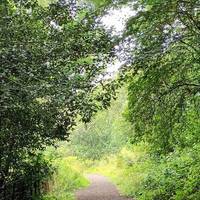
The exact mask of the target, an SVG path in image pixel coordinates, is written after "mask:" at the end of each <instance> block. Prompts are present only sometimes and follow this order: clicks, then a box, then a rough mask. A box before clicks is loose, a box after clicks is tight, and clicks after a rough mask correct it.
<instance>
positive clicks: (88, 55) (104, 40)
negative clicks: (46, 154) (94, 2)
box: [0, 0, 113, 200]
mask: <svg viewBox="0 0 200 200" xmlns="http://www.w3.org/2000/svg"><path fill="white" fill-rule="evenodd" d="M73 6H74V4H73V5H71V4H69V3H68V4H67V3H65V2H64V1H59V2H58V3H55V4H51V5H50V6H48V7H45V8H44V7H41V6H40V5H39V4H38V3H37V1H14V0H13V1H7V0H3V1H1V2H0V30H1V32H0V65H1V69H0V70H1V76H0V81H1V100H0V101H1V119H0V121H1V122H0V123H1V133H0V152H1V155H0V199H5V200H6V199H20V200H22V199H31V198H32V196H33V195H37V194H39V193H40V185H41V181H42V179H44V177H45V176H47V175H48V171H49V166H48V164H47V162H46V161H45V160H44V159H43V158H42V156H41V154H40V150H42V149H43V148H44V147H45V145H49V144H53V142H54V141H55V140H58V139H65V138H66V137H67V136H68V134H69V131H70V130H71V128H72V127H73V126H74V124H75V118H76V117H77V116H78V115H79V116H81V117H80V118H81V119H82V120H83V121H88V120H89V119H90V117H91V115H92V113H94V112H96V111H97V110H98V109H99V108H100V107H101V106H102V104H101V103H100V102H101V101H103V102H106V101H107V100H108V99H110V97H111V96H112V94H113V93H112V92H110V93H109V94H108V95H107V96H106V97H104V98H102V96H101V94H99V91H96V92H95V88H96V87H97V84H96V82H97V81H98V80H99V79H98V77H99V74H101V73H102V72H103V69H104V67H105V65H104V63H105V62H106V61H107V60H108V54H107V52H108V51H110V47H111V45H110V39H109V38H108V36H107V35H106V34H105V32H103V31H102V30H100V29H99V28H98V27H97V26H96V23H95V19H96V18H95V13H91V15H88V14H87V12H86V11H84V12H82V11H83V10H80V9H79V7H76V9H73V8H74V7H73ZM104 89H109V88H108V87H107V88H106V87H104ZM94 93H95V94H94ZM105 105H106V103H104V104H103V106H105Z"/></svg>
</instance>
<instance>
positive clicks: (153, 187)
mask: <svg viewBox="0 0 200 200" xmlns="http://www.w3.org/2000/svg"><path fill="white" fill-rule="evenodd" d="M199 162H200V157H199V145H196V146H194V147H193V148H191V149H185V150H184V151H182V152H175V153H173V154H172V155H170V156H168V157H166V158H163V159H161V161H160V163H159V164H158V165H155V166H154V168H153V169H151V171H150V172H149V174H148V176H147V178H146V179H145V180H144V181H143V182H142V184H141V188H139V191H137V193H138V194H140V195H138V196H139V199H142V200H143V199H144V200H157V199H162V200H169V199H175V200H183V199H184V200H198V199H199V197H200V188H199V185H200V174H199V170H200V167H199Z"/></svg>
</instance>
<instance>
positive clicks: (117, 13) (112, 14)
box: [101, 6, 136, 78]
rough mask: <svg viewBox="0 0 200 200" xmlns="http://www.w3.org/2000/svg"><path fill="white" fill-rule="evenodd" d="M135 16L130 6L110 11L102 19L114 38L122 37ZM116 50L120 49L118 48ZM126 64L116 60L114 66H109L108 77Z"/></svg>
mask: <svg viewBox="0 0 200 200" xmlns="http://www.w3.org/2000/svg"><path fill="white" fill-rule="evenodd" d="M134 15H136V12H135V11H134V10H132V9H131V8H130V7H129V6H123V7H121V8H118V9H111V10H109V11H108V14H106V15H105V16H103V17H102V20H101V21H102V24H103V25H104V26H105V29H107V30H111V34H112V35H113V36H120V35H122V33H123V31H124V30H125V27H126V22H127V20H128V19H129V18H130V17H131V16H134ZM115 48H118V47H117V46H116V47H115ZM124 63H125V61H120V60H119V59H118V58H116V60H115V63H114V64H109V65H108V68H107V72H108V73H109V75H108V76H107V77H108V78H109V77H112V76H113V75H114V74H115V73H116V72H117V71H118V69H119V68H120V67H121V66H122V65H123V64H124ZM107 77H106V78H107Z"/></svg>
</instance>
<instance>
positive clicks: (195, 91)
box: [122, 0, 200, 153]
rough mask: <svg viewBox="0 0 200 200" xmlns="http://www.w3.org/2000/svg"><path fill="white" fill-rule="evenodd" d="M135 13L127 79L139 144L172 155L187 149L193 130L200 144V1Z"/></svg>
mask: <svg viewBox="0 0 200 200" xmlns="http://www.w3.org/2000/svg"><path fill="white" fill-rule="evenodd" d="M134 8H137V15H136V16H134V17H132V18H131V19H130V20H129V22H128V24H127V31H126V33H125V35H124V37H127V36H129V37H132V38H134V40H135V47H134V49H133V59H132V64H131V67H130V68H128V71H129V72H128V74H126V76H125V79H126V80H127V81H128V84H129V95H128V96H129V97H128V99H129V106H128V107H129V109H128V113H127V116H128V119H129V120H130V121H131V122H132V123H133V124H134V126H135V130H136V135H135V136H134V138H135V141H141V140H145V141H148V142H149V143H150V144H151V145H152V147H153V148H154V150H156V151H157V152H162V153H167V152H171V151H173V150H174V148H175V147H176V146H180V147H181V146H182V147H184V146H187V142H188V140H187V139H186V138H188V136H187V133H188V130H189V129H191V126H192V127H193V128H192V129H193V131H192V132H190V136H191V137H190V139H191V138H193V139H192V140H190V144H191V143H195V142H197V141H198V142H199V139H200V138H199V136H198V134H197V132H198V131H199V125H198V124H199V120H198V119H199V105H200V101H199V100H200V99H199V92H200V59H199V55H200V48H199V47H200V45H199V41H200V26H199V20H200V18H199V1H197V0H191V1H182V0H181V1H179V0H172V1H164V0H155V1H150V0H149V1H138V3H135V4H134ZM126 70H127V68H126ZM122 78H124V76H123V74H122Z"/></svg>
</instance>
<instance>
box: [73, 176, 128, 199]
mask: <svg viewBox="0 0 200 200" xmlns="http://www.w3.org/2000/svg"><path fill="white" fill-rule="evenodd" d="M87 178H88V179H89V180H90V182H91V185H90V186H89V187H88V188H85V189H82V190H79V191H77V192H76V199H77V200H132V199H130V198H126V197H123V196H121V195H120V194H119V192H118V190H117V189H116V187H115V186H114V185H113V184H112V183H111V182H110V181H109V180H108V179H107V178H106V177H104V176H101V175H97V174H90V175H88V176H87Z"/></svg>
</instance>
